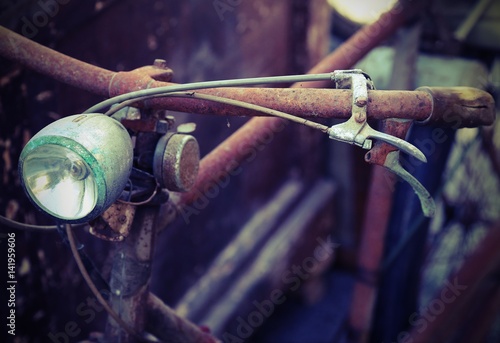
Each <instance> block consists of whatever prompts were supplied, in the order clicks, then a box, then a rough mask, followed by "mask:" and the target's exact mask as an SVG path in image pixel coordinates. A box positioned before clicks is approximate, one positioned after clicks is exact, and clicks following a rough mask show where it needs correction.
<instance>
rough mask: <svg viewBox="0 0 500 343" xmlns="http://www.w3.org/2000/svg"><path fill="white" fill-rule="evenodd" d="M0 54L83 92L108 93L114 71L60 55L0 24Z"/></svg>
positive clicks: (104, 94) (105, 94) (106, 94)
mask: <svg viewBox="0 0 500 343" xmlns="http://www.w3.org/2000/svg"><path fill="white" fill-rule="evenodd" d="M0 56H3V57H5V58H7V59H10V60H13V61H16V62H19V63H21V64H23V65H25V66H26V67H28V68H30V69H32V70H34V71H36V72H39V73H41V74H44V75H47V76H49V77H51V78H53V79H55V80H58V81H61V82H64V83H67V84H69V85H72V86H75V87H77V88H80V89H84V90H86V91H89V92H92V93H96V94H99V95H103V96H108V89H109V83H110V81H111V79H112V78H113V75H114V74H116V73H115V72H112V71H109V70H106V69H103V68H99V67H96V66H94V65H92V64H88V63H85V62H82V61H79V60H77V59H75V58H72V57H69V56H67V55H64V54H61V53H60V52H57V51H54V50H52V49H50V48H47V47H45V46H43V45H41V44H38V43H35V42H33V41H31V40H29V39H28V38H26V37H23V36H21V35H19V34H17V33H15V32H12V31H10V30H8V29H6V28H5V27H3V26H0Z"/></svg>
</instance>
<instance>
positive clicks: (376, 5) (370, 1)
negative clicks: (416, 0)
mask: <svg viewBox="0 0 500 343" xmlns="http://www.w3.org/2000/svg"><path fill="white" fill-rule="evenodd" d="M396 2H397V0H349V1H345V0H328V3H329V4H330V6H332V7H333V8H334V9H335V10H336V11H337V12H338V13H339V14H340V15H341V16H343V17H344V18H347V19H349V20H351V21H353V22H355V23H357V24H361V25H365V24H371V23H373V22H375V21H376V20H377V19H378V18H379V17H380V15H381V14H382V13H384V12H387V11H388V10H390V9H391V8H392V7H394V5H395V4H396Z"/></svg>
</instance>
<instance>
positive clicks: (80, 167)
mask: <svg viewBox="0 0 500 343" xmlns="http://www.w3.org/2000/svg"><path fill="white" fill-rule="evenodd" d="M132 160H133V148H132V142H131V139H130V136H129V134H128V132H127V130H126V129H125V128H124V127H123V126H122V125H121V124H120V123H119V122H118V121H116V120H114V119H111V118H109V117H107V116H104V115H102V114H95V113H94V114H80V115H74V116H69V117H66V118H63V119H60V120H58V121H56V122H54V123H52V124H50V125H48V126H46V127H45V128H43V129H42V130H41V131H40V132H38V133H37V134H36V135H35V136H33V138H32V139H31V140H30V141H29V142H28V144H27V145H26V147H25V148H24V149H23V151H22V153H21V156H20V159H19V173H20V177H21V182H22V185H23V187H24V189H25V191H26V193H27V194H28V195H29V197H30V198H31V200H32V201H33V203H34V204H35V205H36V206H37V207H38V208H40V209H41V210H42V211H44V212H46V213H48V214H49V215H51V216H53V217H55V218H58V219H61V220H63V221H67V222H73V223H80V222H87V221H89V220H91V219H93V218H95V217H97V216H98V215H100V214H101V213H102V212H103V211H105V210H106V209H107V208H108V207H109V206H111V204H112V203H113V202H115V201H116V200H117V199H118V197H119V196H120V194H121V192H122V191H123V189H124V188H125V185H126V183H127V181H128V178H129V175H130V171H131V168H132Z"/></svg>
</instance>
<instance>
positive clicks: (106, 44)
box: [0, 0, 500, 343]
mask: <svg viewBox="0 0 500 343" xmlns="http://www.w3.org/2000/svg"><path fill="white" fill-rule="evenodd" d="M406 3H410V4H413V5H414V4H415V3H417V2H416V1H413V2H412V1H406ZM420 3H421V4H423V5H421V6H415V7H416V8H418V10H417V9H415V10H414V11H413V12H411V13H410V14H409V15H408V13H406V14H407V15H406V20H405V21H404V24H403V25H401V26H400V28H399V29H397V30H396V31H395V32H394V34H392V35H390V37H389V38H387V39H383V40H382V42H381V44H379V45H378V46H377V47H376V48H374V49H372V50H371V51H370V52H369V53H368V54H367V55H366V56H365V57H364V58H363V59H362V60H361V61H359V62H358V63H357V64H356V67H357V68H361V69H363V70H364V71H365V72H366V73H368V74H369V75H370V76H371V78H372V79H373V80H374V83H375V86H376V87H377V89H401V90H403V89H407V90H413V89H416V88H418V87H420V86H471V87H476V88H480V89H484V90H486V91H488V92H490V93H491V94H493V96H494V97H495V98H496V100H497V103H498V94H499V91H500V89H499V88H500V3H499V2H497V1H482V0H477V1H471V0H454V1H450V0H438V1H432V2H431V1H428V2H420ZM394 5H395V1H366V0H358V1H353V0H351V1H342V0H328V1H327V0H311V1H304V0H289V1H286V0H275V1H271V0H254V1H247V0H239V1H229V0H215V1H202V0H190V1H173V0H144V1H132V0H122V1H117V0H107V1H96V0H93V1H85V2H83V1H74V0H64V1H62V0H40V1H34V0H33V1H32V0H20V1H10V0H3V1H2V3H1V4H0V24H1V25H3V26H5V27H7V28H9V29H11V30H13V31H15V32H17V33H19V34H21V35H23V36H25V37H27V38H30V39H32V40H34V41H36V42H39V43H41V44H43V45H45V46H48V47H50V48H52V49H55V50H57V51H59V52H62V53H64V54H67V55H69V56H72V57H74V58H77V59H79V60H82V61H85V62H88V63H91V64H94V65H97V66H100V67H102V68H106V69H109V70H112V71H126V70H132V69H135V68H139V67H141V66H145V65H151V64H152V63H153V61H154V60H155V59H157V58H161V59H165V60H166V61H167V65H168V67H170V68H171V69H172V70H173V71H174V78H173V82H177V83H186V82H195V81H208V80H219V79H229V78H242V77H258V76H273V75H289V74H301V73H306V72H307V71H308V70H309V69H311V68H312V67H313V66H314V65H316V64H317V63H318V62H319V61H320V60H321V59H322V58H323V57H324V56H326V55H327V54H328V53H329V52H331V51H333V50H335V49H336V48H337V47H338V46H340V45H341V44H343V43H344V42H345V41H346V40H347V39H348V38H349V37H350V36H351V35H353V34H354V33H355V32H356V31H357V30H358V29H359V28H360V27H362V25H365V24H370V23H373V22H375V21H376V20H377V19H378V18H379V16H380V14H381V13H383V12H385V11H388V10H390V9H391V8H392V7H393V6H394ZM398 14H399V12H398V11H397V10H394V11H393V14H392V15H394V16H397V15H398ZM389 18H390V16H389ZM383 27H384V25H383V24H381V26H380V27H379V29H383ZM378 35H379V32H377V31H372V34H370V35H368V36H367V37H366V42H367V43H366V44H368V42H369V41H370V40H371V39H374V38H376V37H377V36H378ZM0 39H5V38H4V37H3V38H2V37H0ZM358 48H359V47H358ZM33 58H34V59H36V58H37V56H33ZM345 58H346V59H348V58H349V55H346V56H345ZM356 62H357V61H356ZM101 100H103V98H102V97H99V96H96V95H94V94H90V93H88V92H86V91H83V90H80V89H78V88H76V87H71V86H68V85H65V84H62V83H59V82H57V81H55V80H52V79H51V78H49V77H47V76H44V75H40V74H38V73H36V72H35V71H32V70H29V69H27V68H24V67H23V66H22V65H20V64H19V63H16V62H15V61H9V60H6V59H3V58H2V59H0V156H1V158H0V172H1V179H0V214H1V215H3V216H5V217H7V218H10V219H13V220H17V221H19V222H23V223H29V224H40V225H42V224H49V225H50V224H53V223H52V222H51V220H50V219H49V218H47V217H45V216H44V215H43V214H42V213H40V212H38V211H37V210H35V209H34V207H33V206H32V205H31V203H30V201H29V200H28V198H27V197H26V196H25V194H24V192H23V191H22V188H21V186H20V181H19V178H18V171H17V163H18V157H19V154H20V152H21V150H22V148H23V146H24V144H25V143H26V142H27V141H28V140H29V138H30V137H32V136H33V135H34V134H35V133H36V132H38V131H39V130H40V129H41V128H43V127H44V126H46V125H47V124H48V123H50V122H52V121H54V120H56V119H59V118H61V117H64V116H67V115H72V114H78V113H81V112H83V111H84V110H85V109H87V108H88V107H90V106H92V105H93V104H95V103H97V102H99V101H101ZM324 101H329V100H328V99H324ZM332 106H335V104H333V103H332ZM169 114H171V115H174V116H175V118H176V122H177V123H185V122H195V123H196V124H197V129H196V131H195V133H194V135H195V137H196V138H197V140H198V142H199V144H200V148H201V155H202V156H204V155H206V154H207V153H208V152H210V151H211V150H212V149H213V148H214V147H216V146H217V145H218V144H219V143H221V142H222V141H223V140H224V139H225V138H227V137H228V136H230V135H231V134H232V133H234V132H235V131H236V130H237V129H238V128H239V127H241V126H242V125H244V123H245V122H246V121H247V120H248V118H243V117H236V116H231V117H227V118H226V117H221V116H210V115H196V114H185V113H173V112H172V113H169ZM335 122H336V121H334V120H323V123H325V124H328V125H331V124H333V123H335ZM436 129H437V128H436V127H431V126H415V127H413V128H412V130H411V132H410V136H409V138H408V139H409V140H410V141H411V142H413V143H414V144H415V145H416V146H417V147H419V148H420V149H421V150H422V151H423V152H424V154H425V155H426V156H427V158H428V160H429V162H428V163H427V164H426V165H408V164H407V165H404V166H405V167H406V168H407V169H409V168H408V167H410V168H411V170H409V171H410V172H411V173H412V174H413V175H415V176H416V177H417V178H418V179H419V180H420V181H421V182H422V183H423V184H424V186H426V187H427V189H428V190H429V191H430V192H431V194H432V195H433V197H434V199H435V200H436V203H437V213H436V215H435V217H434V218H432V219H430V220H429V219H427V218H425V217H424V216H423V215H422V213H421V209H420V205H419V203H418V199H417V198H416V197H415V195H414V193H413V191H412V189H411V188H410V187H408V185H406V184H405V183H403V182H396V184H395V186H394V187H393V188H392V194H393V198H392V199H393V204H392V210H391V215H390V218H389V220H388V221H387V225H383V229H384V230H385V231H384V235H383V239H381V240H379V241H374V242H373V246H374V247H375V248H377V247H378V249H381V251H382V253H383V256H382V259H381V263H380V267H379V269H377V271H376V275H375V276H374V279H372V278H371V277H372V276H369V277H368V279H366V278H365V279H363V277H364V276H363V271H362V270H361V269H362V268H361V267H360V266H359V265H358V263H357V260H358V256H360V254H362V253H363V251H362V249H364V248H365V247H366V239H365V241H364V242H365V243H363V244H364V245H363V244H362V242H363V235H364V233H366V232H369V231H370V230H371V228H372V227H373V228H375V227H377V225H378V224H380V223H376V222H368V223H367V222H366V221H364V218H365V213H366V209H367V207H368V206H372V207H373V206H377V204H376V203H373V202H371V203H368V202H367V199H368V194H369V189H370V186H371V183H370V180H371V178H370V177H371V176H370V175H371V172H372V167H371V166H370V165H369V164H367V163H365V162H364V154H365V151H363V150H362V149H360V148H358V147H353V146H349V145H346V144H342V143H338V142H334V141H331V140H329V139H328V137H326V136H325V135H321V134H319V133H317V132H313V131H312V130H310V129H308V128H306V127H302V126H299V125H295V124H293V125H288V126H287V127H286V128H285V129H284V130H283V132H280V133H279V134H277V135H275V136H273V137H272V140H271V142H270V143H269V144H267V143H266V144H262V146H261V147H262V149H259V151H257V152H256V154H255V157H254V158H252V159H249V161H248V162H247V163H245V164H243V165H242V166H241V168H242V172H241V173H240V174H239V175H237V176H234V177H231V178H230V181H229V182H228V183H227V185H226V184H225V185H224V186H223V187H222V186H221V187H220V189H219V192H218V194H217V195H216V196H214V197H213V198H210V199H209V201H208V202H207V203H206V204H201V205H200V208H202V209H201V210H200V211H199V213H197V214H196V215H195V216H192V217H190V220H189V221H188V223H187V222H186V221H184V220H182V218H179V219H178V220H176V221H175V222H173V223H171V224H169V225H168V227H167V228H166V229H165V230H164V231H163V232H162V233H161V235H160V236H159V237H158V240H157V246H156V252H155V259H154V265H153V274H152V283H151V288H152V291H153V292H154V293H155V294H157V295H158V296H159V297H160V298H161V299H162V300H164V301H165V302H166V303H167V304H168V305H170V306H172V307H173V308H175V309H176V310H177V311H178V313H179V314H181V315H182V316H184V317H187V318H189V319H190V320H192V321H193V322H195V323H196V324H199V325H206V326H208V327H209V328H210V329H211V330H212V332H213V333H214V334H215V335H217V336H218V337H220V338H223V339H224V341H225V342H226V341H227V342H243V341H245V342H247V341H248V342H275V343H279V342H283V343H289V342H290V343H291V342H311V343H315V342H318V343H319V342H348V341H353V342H354V341H359V342H361V341H365V342H411V340H410V339H411V338H409V337H410V336H408V333H410V332H413V333H418V334H421V333H422V332H424V331H425V330H427V329H428V328H430V327H432V324H433V323H438V322H439V323H443V324H441V325H442V327H443V328H444V329H446V331H448V332H452V333H454V334H450V335H448V336H447V337H446V339H443V340H440V342H445V341H449V342H473V341H474V342H499V341H500V301H499V299H500V296H499V295H498V290H500V288H499V281H500V280H499V279H498V275H499V274H498V272H499V271H500V268H499V267H500V264H499V263H498V259H499V256H498V253H497V255H494V256H487V259H486V260H483V261H497V262H496V264H495V265H494V266H493V267H492V269H491V270H490V269H488V270H489V271H490V272H489V273H488V274H487V275H486V276H484V275H483V276H484V277H483V278H484V279H485V280H486V281H485V282H486V285H485V284H484V283H482V284H481V285H475V286H473V285H472V284H471V285H467V284H465V287H466V288H467V287H468V288H467V289H468V291H471V290H473V289H475V290H476V291H477V290H478V289H479V290H481V289H483V290H485V291H484V292H483V293H482V294H484V296H482V297H477V298H474V300H473V301H472V303H474V304H475V306H472V305H470V307H467V308H466V309H467V310H466V311H465V312H463V311H462V312H458V311H457V313H462V315H461V316H459V318H458V319H457V318H454V320H450V321H445V322H440V321H439V320H435V318H439V315H442V314H444V313H447V311H449V309H450V308H452V305H453V301H450V303H448V302H445V301H444V300H443V299H441V295H442V294H443V292H442V291H441V290H442V289H443V285H445V286H446V285H449V284H447V283H446V280H447V279H448V278H449V277H450V276H451V275H454V273H455V272H457V270H459V269H460V268H461V266H462V265H463V264H464V261H467V260H468V257H469V256H471V254H474V252H475V251H476V250H477V247H478V246H480V244H482V239H483V238H484V237H489V236H488V235H489V234H490V233H491V231H494V230H499V227H498V224H496V225H495V223H498V220H499V219H500V218H499V217H500V197H499V192H500V185H499V176H500V127H499V124H498V123H497V124H493V125H492V126H489V127H481V128H473V129H459V130H454V129H442V130H441V129H439V130H441V131H439V135H437V134H436ZM0 225H1V224H0ZM378 226H380V225H378ZM87 230H88V229H87V228H83V229H82V230H81V231H79V232H78V236H79V238H80V240H81V241H83V242H84V244H85V249H86V251H87V253H88V255H89V256H90V257H91V258H92V260H93V262H94V263H95V264H96V265H97V266H98V268H99V270H100V271H101V273H102V275H103V276H104V277H105V278H107V277H109V272H110V265H111V260H112V257H113V243H110V242H105V241H102V240H99V239H98V238H96V237H94V236H91V235H89V234H88V232H87ZM7 232H15V233H16V262H17V279H18V286H17V293H16V302H17V303H16V309H17V330H16V337H15V339H14V340H12V338H13V337H9V336H7V335H6V332H5V331H6V330H5V325H3V327H4V329H2V332H1V335H6V339H9V340H8V341H12V342H50V341H54V342H79V341H84V340H85V339H87V338H88V337H89V335H90V333H91V332H102V331H103V330H104V326H105V322H106V315H105V312H104V311H103V310H102V309H101V308H98V307H92V306H91V304H92V299H93V298H92V295H91V293H90V291H89V290H88V287H87V285H86V284H85V282H84V281H83V279H82V277H81V276H80V274H79V272H78V270H77V268H76V265H75V263H74V261H73V259H72V257H71V253H70V251H69V249H68V247H67V246H66V245H65V244H64V243H63V241H62V239H61V237H60V236H59V235H58V233H57V232H56V231H48V232H37V231H23V230H15V229H11V228H9V227H6V226H2V227H1V231H0V235H2V236H0V246H1V249H2V254H5V256H6V236H5V234H6V233H7ZM256 232H259V234H258V237H257V234H256ZM252 233H255V234H252ZM331 242H334V244H330V243H331ZM235 246H246V247H247V249H243V250H242V251H238V250H236V251H234V249H233V251H231V250H230V248H231V247H235ZM360 247H362V248H360ZM318 249H319V251H320V253H321V252H326V255H325V258H318V256H319V255H318ZM4 250H5V253H4V252H3V251H4ZM228 254H229V255H228ZM231 254H232V255H231ZM224 256H230V258H229V260H224V259H223V257H224ZM235 256H237V258H236V257H235ZM321 256H323V255H321ZM0 260H1V261H3V260H4V257H0ZM221 261H222V262H221ZM236 261H237V262H236ZM485 263H486V262H485ZM300 267H302V272H300V271H298V269H297V268H300ZM483 267H484V268H486V266H485V264H481V263H479V264H477V265H475V266H472V269H481V268H483ZM2 268H3V267H2ZM224 268H229V269H230V270H231V273H230V275H229V276H227V277H225V278H221V280H222V281H220V280H219V282H216V281H214V280H216V279H217V275H218V274H217V272H220V271H221V270H224ZM469 268H470V266H469ZM2 270H3V269H2ZM304 270H305V271H304ZM301 273H302V274H301ZM365 276H366V275H365ZM5 277H6V273H4V274H3V275H2V278H5ZM207 280H209V281H212V282H213V284H210V283H207V282H206V281H207ZM451 280H453V278H452V279H451ZM481 280H482V279H481ZM476 281H477V280H476ZM460 282H461V281H458V283H459V284H460V285H464V284H463V283H460ZM360 283H361V284H368V285H369V287H371V290H372V292H373V294H375V298H374V299H373V298H372V299H371V300H370V299H369V298H368V300H366V301H367V302H370V301H371V303H372V309H371V310H370V311H369V314H366V313H365V316H366V317H367V321H368V323H369V327H368V328H364V329H363V330H361V332H357V331H356V330H357V329H359V328H357V329H356V328H355V326H353V323H354V322H356V319H353V317H356V318H358V317H357V315H356V314H355V313H356V311H355V310H353V308H352V307H353V306H354V305H353V304H356V302H355V301H354V300H353V299H354V298H355V297H357V296H358V295H355V292H353V290H355V289H357V287H359V284H360ZM2 287H3V286H2ZM277 290H280V291H281V293H276V292H275V293H273V292H274V291H277ZM453 290H454V291H456V293H460V292H461V291H460V288H459V290H458V291H457V289H456V287H455V288H453ZM453 290H451V291H452V292H453ZM464 292H465V291H464ZM3 293H4V291H2V294H3ZM479 293H480V294H481V292H479ZM272 294H275V295H276V294H281V297H278V298H279V301H276V302H275V305H276V306H274V305H273V307H272V309H270V310H268V311H267V310H266V309H262V304H263V303H267V302H266V300H269V299H271V298H273V297H274V296H273V295H272ZM450 294H451V293H450ZM454 294H455V293H454ZM474 294H476V293H474ZM476 295H477V294H476ZM2 296H5V294H3V295H2ZM197 296H198V298H197ZM455 296H456V298H457V299H460V295H459V294H455ZM89 299H90V300H89ZM197 299H198V300H197ZM199 299H205V300H203V301H204V302H203V301H202V300H199ZM197 301H198V302H197ZM358 301H361V303H364V302H363V301H364V300H363V298H362V297H361V298H358ZM4 303H6V300H5V301H3V300H2V303H1V305H0V308H1V309H2V311H6V306H4ZM278 303H279V304H278ZM469 304H470V302H469ZM441 305H442V306H441ZM256 311H257V312H256ZM3 313H4V312H2V318H5V316H4V315H3ZM255 313H258V314H257V315H255ZM259 313H260V314H259ZM3 320H4V319H2V323H3ZM70 322H74V323H76V328H77V329H74V328H73V329H71V330H72V333H75V332H76V334H75V335H69V336H68V335H66V336H64V335H57V334H58V333H61V332H65V330H66V328H67V324H68V323H70ZM228 333H229V334H228ZM224 335H225V336H224ZM412 337H413V336H412ZM471 338H472V339H473V340H470V339H471ZM4 341H5V340H4Z"/></svg>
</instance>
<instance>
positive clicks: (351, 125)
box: [327, 69, 435, 217]
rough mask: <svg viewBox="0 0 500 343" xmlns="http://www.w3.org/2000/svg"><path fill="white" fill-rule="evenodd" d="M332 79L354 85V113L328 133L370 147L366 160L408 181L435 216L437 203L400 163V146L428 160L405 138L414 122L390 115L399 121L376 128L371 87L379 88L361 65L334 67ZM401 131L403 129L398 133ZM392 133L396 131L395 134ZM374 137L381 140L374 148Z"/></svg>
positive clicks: (339, 84)
mask: <svg viewBox="0 0 500 343" xmlns="http://www.w3.org/2000/svg"><path fill="white" fill-rule="evenodd" d="M331 80H332V81H333V82H334V83H335V86H336V88H342V89H346V88H350V89H352V113H351V117H350V118H349V119H348V120H347V121H346V122H344V123H341V124H336V125H333V126H332V127H330V128H329V129H328V131H327V133H328V135H329V137H330V139H335V140H338V141H341V142H344V143H349V144H354V145H357V146H360V147H362V148H363V149H367V150H370V152H368V153H367V154H366V161H367V162H369V163H373V164H378V165H381V166H383V167H385V168H387V169H389V170H390V171H391V172H393V173H394V174H396V175H398V176H399V177H401V178H402V179H403V180H405V181H407V182H408V183H409V184H410V185H411V186H412V188H413V190H414V191H415V193H416V194H417V196H418V198H419V199H420V202H421V205H422V210H423V212H424V215H425V216H428V217H429V216H432V215H433V214H434V208H435V205H434V201H433V200H432V198H431V197H430V195H429V192H427V190H426V189H425V188H424V187H423V186H422V184H420V182H419V181H418V180H417V179H416V178H414V177H413V176H412V175H411V174H410V173H408V172H407V171H406V170H404V169H403V167H402V166H401V164H400V163H399V151H398V150H401V151H404V152H406V153H407V154H409V155H410V156H413V157H415V158H416V159H418V160H420V161H422V162H427V159H426V157H425V155H424V154H423V153H422V152H421V151H420V150H419V149H418V148H417V147H415V146H414V145H413V144H410V143H408V142H407V141H405V140H404V139H403V138H404V137H405V136H406V133H407V132H408V129H409V127H410V125H411V122H410V121H406V122H405V121H404V120H403V121H397V120H396V119H394V122H393V120H392V119H388V120H386V121H388V122H391V123H393V124H394V123H395V125H390V126H387V125H384V126H383V130H384V131H386V132H380V131H377V130H374V129H373V128H371V127H370V125H369V124H368V122H367V105H368V101H369V99H368V90H372V89H375V87H374V84H373V81H372V80H371V78H370V77H369V76H368V75H367V74H366V73H365V72H363V71H362V70H360V69H352V70H337V71H334V72H333V73H332V78H331ZM394 130H395V131H394ZM398 131H401V132H400V133H399V134H398ZM389 133H395V135H392V134H389ZM372 139H377V140H378V142H377V143H376V149H373V152H372V146H373V142H372Z"/></svg>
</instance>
